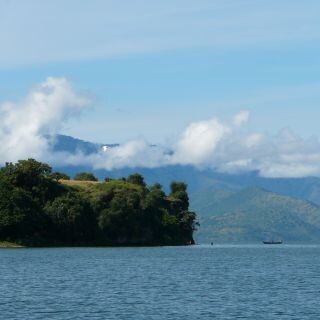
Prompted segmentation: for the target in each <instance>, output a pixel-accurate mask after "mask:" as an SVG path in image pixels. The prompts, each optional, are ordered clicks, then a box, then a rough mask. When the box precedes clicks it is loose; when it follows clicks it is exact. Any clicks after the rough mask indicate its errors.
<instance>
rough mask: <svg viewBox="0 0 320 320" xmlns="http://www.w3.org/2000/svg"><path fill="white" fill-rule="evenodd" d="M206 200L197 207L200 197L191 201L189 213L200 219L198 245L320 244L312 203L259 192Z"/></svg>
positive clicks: (318, 213) (318, 212)
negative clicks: (278, 241)
mask: <svg viewBox="0 0 320 320" xmlns="http://www.w3.org/2000/svg"><path fill="white" fill-rule="evenodd" d="M202 198H203V199H204V195H202ZM206 198H207V201H206V202H205V203H202V204H201V197H199V196H198V197H197V196H193V197H192V200H193V203H194V205H193V209H196V210H198V214H199V217H200V224H201V227H200V229H199V232H198V234H197V238H198V241H199V242H211V241H216V242H260V241H262V240H264V239H271V238H274V239H279V238H281V239H283V240H284V241H286V242H290V241H291V242H300V241H302V242H320V208H319V207H318V206H317V205H315V204H313V203H310V202H307V201H304V200H300V199H296V198H292V197H287V196H282V195H279V194H276V193H272V192H267V191H265V190H263V189H259V188H249V189H245V190H243V191H240V192H237V193H234V194H231V195H229V196H225V197H222V198H221V197H220V196H219V195H218V196H214V195H212V197H211V198H210V194H207V195H206ZM197 199H198V200H197ZM199 199H200V200H199ZM204 200H205V199H204ZM197 201H198V202H197ZM194 206H196V207H197V208H195V207H194Z"/></svg>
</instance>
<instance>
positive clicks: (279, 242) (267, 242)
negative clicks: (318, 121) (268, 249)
mask: <svg viewBox="0 0 320 320" xmlns="http://www.w3.org/2000/svg"><path fill="white" fill-rule="evenodd" d="M263 243H264V244H282V240H279V241H274V240H271V241H263Z"/></svg>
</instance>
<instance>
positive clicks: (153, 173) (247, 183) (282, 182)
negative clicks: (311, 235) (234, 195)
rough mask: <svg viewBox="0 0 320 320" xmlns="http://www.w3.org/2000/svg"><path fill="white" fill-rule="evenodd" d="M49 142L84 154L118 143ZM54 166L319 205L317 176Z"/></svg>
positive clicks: (65, 138) (59, 137)
mask: <svg viewBox="0 0 320 320" xmlns="http://www.w3.org/2000/svg"><path fill="white" fill-rule="evenodd" d="M50 143H51V148H52V150H54V151H67V152H71V153H75V152H76V151H81V152H83V153H84V154H90V153H95V152H98V151H99V150H101V149H102V148H103V146H108V147H111V148H112V147H116V146H118V145H119V144H116V143H114V144H98V143H92V142H87V141H83V140H80V139H75V138H72V137H69V136H64V135H57V136H56V137H55V139H50ZM55 169H57V170H61V171H64V172H66V173H68V174H70V175H71V176H73V175H74V174H75V173H77V172H79V171H91V172H93V173H94V174H95V175H96V176H97V177H98V178H99V179H101V180H102V179H104V178H105V177H106V176H109V177H115V178H118V177H122V176H127V175H129V174H131V173H133V172H137V171H138V172H140V173H141V174H143V175H144V177H145V178H146V181H147V183H149V184H151V183H154V182H156V181H158V182H160V183H161V184H162V185H164V186H167V185H168V184H169V183H170V181H172V180H173V179H175V180H179V181H184V182H186V183H187V184H188V186H189V191H190V193H196V192H199V191H203V190H211V191H214V190H226V191H232V192H234V191H240V190H242V189H245V188H249V187H253V186H257V187H259V188H263V189H265V190H269V191H272V192H276V193H279V194H282V195H287V196H291V197H297V198H301V199H305V200H308V201H312V202H314V203H316V204H319V205H320V179H319V178H317V177H306V178H264V177H260V176H259V174H258V172H247V173H239V174H228V173H221V172H217V171H215V170H211V169H205V170H199V169H197V168H195V167H193V166H187V165H175V166H166V167H159V168H152V169H149V168H139V167H138V168H122V169H115V170H92V168H90V167H86V166H64V167H57V168H55Z"/></svg>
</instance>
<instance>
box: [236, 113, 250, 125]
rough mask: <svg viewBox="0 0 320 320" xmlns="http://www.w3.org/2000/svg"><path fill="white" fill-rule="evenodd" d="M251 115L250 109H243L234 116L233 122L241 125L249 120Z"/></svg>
mask: <svg viewBox="0 0 320 320" xmlns="http://www.w3.org/2000/svg"><path fill="white" fill-rule="evenodd" d="M249 116H250V113H249V111H241V112H240V113H238V114H236V115H235V116H234V118H233V124H234V125H235V126H237V127H240V126H242V125H244V124H246V123H247V122H248V121H249Z"/></svg>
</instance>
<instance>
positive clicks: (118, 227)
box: [0, 159, 196, 246]
mask: <svg viewBox="0 0 320 320" xmlns="http://www.w3.org/2000/svg"><path fill="white" fill-rule="evenodd" d="M81 177H82V178H81ZM83 177H90V175H85V174H84V173H81V174H79V175H78V178H79V180H80V181H75V180H73V181H70V180H68V177H67V176H66V175H64V174H61V173H58V172H52V169H51V167H50V166H49V165H47V164H45V163H41V162H37V161H36V160H34V159H28V160H20V161H18V162H17V163H15V164H12V163H7V164H6V165H5V167H3V168H1V169H0V240H1V241H8V242H14V243H19V244H22V245H28V246H41V245H44V246H47V245H49V246H54V245H185V244H192V243H193V231H194V228H195V225H196V215H195V213H193V212H190V211H189V198H188V194H187V190H186V189H187V186H186V185H185V184H184V183H179V182H172V183H171V185H170V193H169V194H168V195H166V194H165V193H164V191H163V190H162V187H161V185H159V184H154V185H152V186H147V185H146V184H145V182H144V178H143V177H142V176H141V175H140V174H137V173H136V174H132V175H130V176H128V177H127V178H121V179H110V178H106V179H105V181H104V182H96V181H83ZM93 178H94V177H93ZM81 180H82V181H81ZM91 180H95V179H91Z"/></svg>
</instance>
